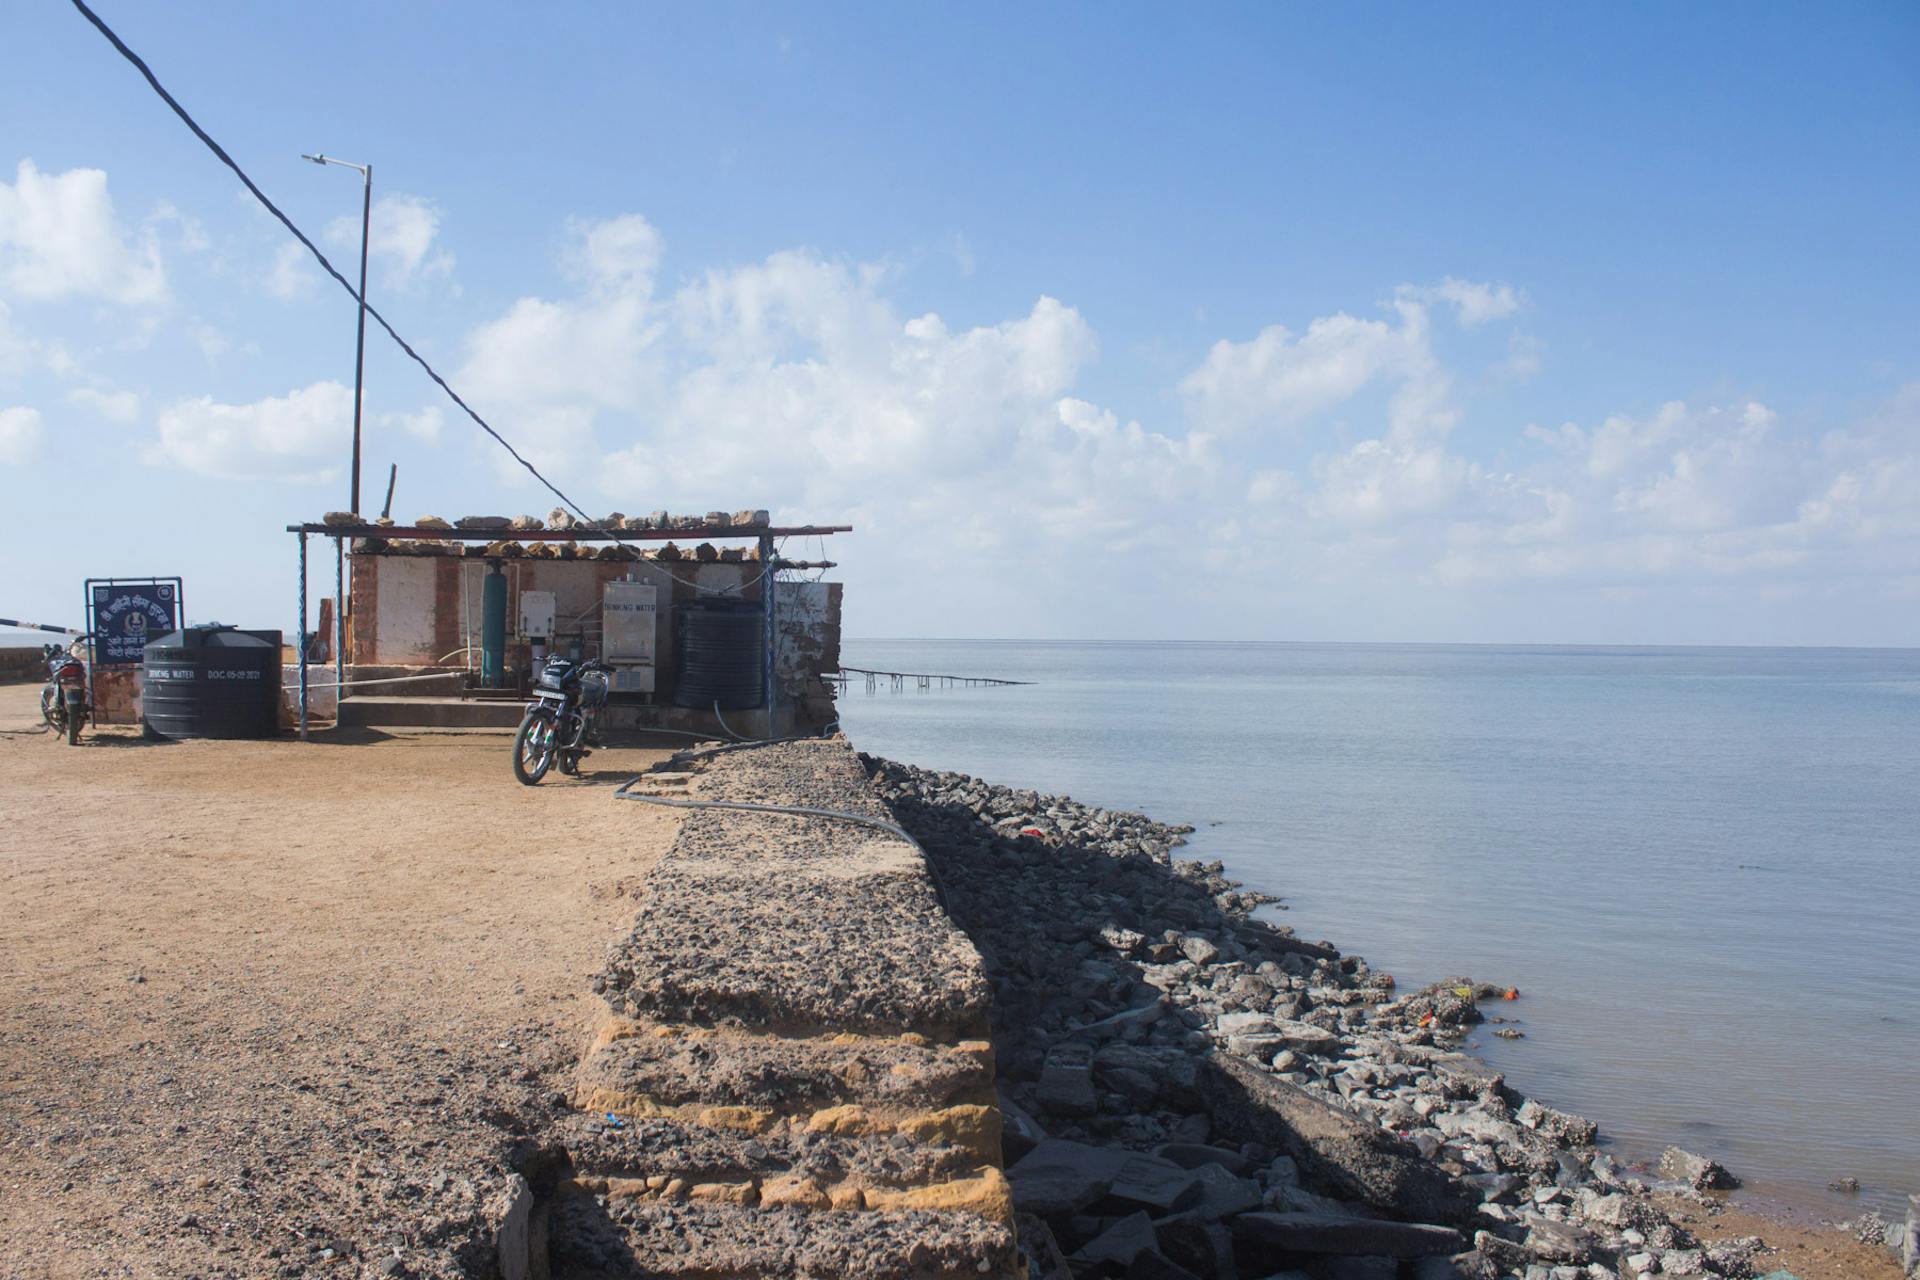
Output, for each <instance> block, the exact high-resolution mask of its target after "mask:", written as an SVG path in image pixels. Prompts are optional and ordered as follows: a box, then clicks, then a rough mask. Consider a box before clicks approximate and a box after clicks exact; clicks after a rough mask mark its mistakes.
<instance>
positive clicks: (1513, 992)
mask: <svg viewBox="0 0 1920 1280" xmlns="http://www.w3.org/2000/svg"><path fill="white" fill-rule="evenodd" d="M1500 998H1501V999H1502V1000H1518V999H1519V998H1520V988H1518V987H1508V988H1507V994H1505V995H1504V996H1501V997H1500Z"/></svg>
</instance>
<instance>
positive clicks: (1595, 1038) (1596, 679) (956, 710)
mask: <svg viewBox="0 0 1920 1280" xmlns="http://www.w3.org/2000/svg"><path fill="white" fill-rule="evenodd" d="M843 660H844V661H845V662H846V663H847V664H848V665H849V666H861V667H873V668H880V669H885V670H890V671H908V672H936V673H941V672H952V673H958V674H962V675H987V676H999V677H1003V678H1006V679H1013V680H1026V681H1032V682H1033V683H1031V684H1029V685H1023V686H1017V687H1007V688H970V689H962V688H954V689H944V688H939V687H935V688H932V689H929V690H926V691H922V690H920V689H919V688H918V687H917V685H916V684H915V683H914V682H911V681H909V682H907V684H906V687H905V688H904V689H903V690H902V691H899V692H895V691H893V689H892V687H891V683H890V682H888V681H884V680H883V681H881V682H880V683H879V686H878V688H877V690H876V691H874V692H871V693H869V692H868V691H867V689H866V687H865V684H864V682H863V681H862V680H861V678H859V677H854V678H853V681H852V683H851V685H850V687H849V689H848V691H847V693H846V694H844V695H843V696H842V698H841V708H840V711H841V720H842V723H843V725H844V726H845V728H846V730H847V732H848V734H849V735H850V736H851V737H852V739H853V741H854V742H855V744H856V745H858V746H859V747H861V748H862V749H863V750H867V751H871V752H874V753H877V754H880V755H885V756H890V757H892V758H894V759H898V760H903V761H907V762H910V763H913V764H919V765H924V766H928V767H932V768H943V769H954V770H960V771H963V772H967V773H973V774H977V775H979V776H981V777H984V778H987V779H990V780H992V781H994V782H999V783H1006V784H1010V785H1016V786H1022V787H1033V788H1036V789H1038V790H1041V791H1047V792H1056V793H1061V792H1064V793H1067V794H1070V795H1072V796H1073V797H1074V798H1075V799H1078V800H1082V801H1088V802H1091V803H1095V804H1099V805H1103V806H1108V807H1118V808H1127V809H1139V810H1143V811H1145V812H1147V813H1149V814H1151V815H1153V816H1154V817H1156V818H1159V819H1161V820H1163V821H1170V822H1185V823H1191V824H1193V825H1194V826H1195V827H1196V828H1198V830H1197V832H1196V833H1195V834H1194V835H1193V836H1192V837H1190V846H1189V847H1188V848H1187V849H1185V850H1182V851H1181V852H1182V856H1188V857H1199V858H1203V859H1205V858H1219V859H1221V860H1222V861H1223V862H1225V863H1226V866H1227V871H1228V874H1229V875H1232V876H1234V877H1235V878H1238V879H1241V880H1244V881H1245V882H1246V883H1247V884H1248V885H1249V886H1251V887H1255V888H1259V889H1263V890H1266V891H1269V892H1272V893H1277V894H1281V895H1284V897H1285V898H1286V900H1287V906H1288V910H1287V911H1286V912H1285V913H1284V914H1283V915H1280V916H1279V917H1277V918H1278V919H1280V920H1281V921H1283V922H1284V923H1287V924H1290V925H1292V926H1293V927H1294V929H1295V930H1296V931H1297V932H1298V933H1299V934H1300V935H1301V936H1302V937H1305V938H1311V939H1322V938H1324V939H1327V940H1330V941H1331V942H1333V943H1334V944H1335V945H1336V946H1338V947H1340V948H1341V949H1343V950H1345V951H1350V952H1355V953H1358V954H1360V955H1364V956H1365V957H1366V958H1367V960H1368V962H1369V963H1370V964H1371V965H1372V966H1373V967H1374V968H1375V969H1378V970H1385V971H1387V972H1390V973H1392V974H1394V975H1395V976H1396V977H1397V978H1398V979H1399V981H1400V984H1401V986H1402V988H1403V989H1405V988H1410V987H1412V986H1414V985H1416V984H1421V983H1426V982H1429V981H1434V980H1437V979H1439V978H1442V977H1448V976H1453V975H1457V974H1458V975H1466V976H1470V977H1472V978H1474V979H1476V980H1482V981H1489V982H1496V983H1499V984H1501V985H1503V986H1504V985H1509V984H1511V985H1514V986H1517V987H1519V988H1520V990H1521V991H1522V993H1523V998H1522V1000H1521V1001H1520V1002H1519V1003H1517V1004H1513V1005H1503V1006H1502V1007H1501V1008H1500V1009H1499V1010H1498V1012H1499V1013H1501V1014H1503V1015H1509V1016H1513V1017H1516V1018H1518V1019H1519V1021H1518V1022H1517V1024H1516V1025H1517V1026H1518V1027H1519V1029H1520V1030H1521V1031H1523V1032H1524V1034H1525V1038H1524V1039H1520V1040H1514V1041H1506V1040H1500V1039H1495V1038H1493V1037H1492V1036H1490V1035H1488V1034H1487V1033H1486V1032H1487V1029H1486V1028H1483V1029H1482V1031H1481V1032H1480V1033H1479V1034H1477V1035H1476V1036H1475V1037H1474V1039H1473V1041H1472V1047H1473V1049H1474V1051H1475V1052H1476V1053H1478V1054H1480V1055H1481V1056H1482V1057H1484V1058H1485V1059H1487V1060H1488V1061H1489V1062H1491V1063H1492V1064H1493V1065H1495V1066H1497V1067H1498V1068H1500V1069H1501V1070H1503V1071H1505V1072H1506V1073H1507V1076H1508V1078H1509V1080H1510V1081H1512V1082H1513V1084H1514V1085H1516V1086H1517V1087H1518V1088H1520V1089H1522V1090H1523V1091H1525V1092H1527V1093H1529V1094H1532V1095H1534V1096H1537V1097H1539V1098H1540V1099H1541V1100H1542V1101H1545V1102H1548V1103H1551V1104H1554V1105H1557V1106H1561V1107H1565V1108H1568V1109H1571V1110H1574V1111H1577V1112H1580V1113H1582V1114H1584V1115H1587V1116H1589V1117H1590V1118H1592V1119H1594V1120H1597V1121H1598V1122H1599V1123H1600V1125H1601V1130H1602V1133H1603V1134H1604V1135H1610V1139H1611V1142H1612V1144H1613V1145H1612V1148H1611V1149H1612V1150H1613V1151H1614V1152H1615V1153H1616V1155H1619V1156H1622V1157H1624V1158H1627V1159H1630V1160H1631V1159H1647V1158H1650V1157H1654V1156H1657V1154H1658V1152H1659V1150H1660V1149H1661V1148H1662V1147H1663V1146H1664V1145H1666V1144H1668V1143H1677V1144H1679V1145H1681V1146H1684V1147H1687V1148H1689V1149H1691V1150H1694V1151H1697V1152H1699V1153H1700V1154H1703V1155H1708V1156H1711V1157H1714V1158H1715V1159H1718V1160H1720V1161H1721V1162H1723V1163H1724V1164H1726V1165H1727V1166H1728V1167H1729V1168H1731V1169H1732V1170H1733V1171H1734V1172H1735V1173H1736V1174H1737V1175H1739V1176H1741V1177H1742V1178H1744V1179H1745V1180H1746V1181H1747V1182H1748V1184H1749V1185H1750V1186H1752V1187H1753V1188H1755V1189H1756V1190H1758V1191H1759V1192H1761V1193H1762V1194H1771V1195H1772V1196H1774V1197H1775V1198H1777V1199H1781V1200H1784V1201H1786V1202H1787V1203H1789V1204H1791V1205H1795V1206H1798V1207H1800V1208H1803V1209H1811V1210H1814V1211H1817V1212H1819V1213H1821V1214H1822V1215H1824V1216H1828V1217H1841V1216H1849V1215H1851V1214H1853V1213H1856V1212H1858V1211H1859V1210H1860V1209H1862V1208H1865V1207H1877V1208H1881V1209H1883V1210H1885V1211H1888V1212H1901V1211H1904V1208H1905V1196H1906V1194H1907V1193H1908V1192H1910V1191H1920V650H1858V649H1825V650H1814V649H1704V648H1675V649H1642V648H1582V647H1505V646H1453V645H1331V644H1118V643H1115V644H1089V643H1025V642H998V641H996V642H980V641H880V640H872V641H848V642H847V644H846V646H845V653H844V655H843ZM1840 1177H1856V1178H1858V1179H1859V1180H1860V1182H1861V1183H1862V1186H1863V1192H1862V1194H1861V1195H1860V1196H1859V1197H1857V1198H1856V1197H1849V1196H1842V1195H1837V1194H1833V1193H1830V1192H1828V1191H1827V1190H1826V1184H1827V1183H1828V1181H1829V1180H1831V1179H1835V1178H1840Z"/></svg>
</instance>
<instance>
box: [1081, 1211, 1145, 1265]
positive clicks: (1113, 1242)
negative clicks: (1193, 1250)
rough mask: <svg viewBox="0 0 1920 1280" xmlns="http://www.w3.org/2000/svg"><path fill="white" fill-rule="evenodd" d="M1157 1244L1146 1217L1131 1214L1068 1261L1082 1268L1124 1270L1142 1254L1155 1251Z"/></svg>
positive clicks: (1085, 1245)
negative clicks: (1098, 1265) (1109, 1266)
mask: <svg viewBox="0 0 1920 1280" xmlns="http://www.w3.org/2000/svg"><path fill="white" fill-rule="evenodd" d="M1158 1243H1159V1242H1158V1241H1157V1240H1155V1239H1154V1235H1153V1223H1152V1222H1151V1221H1149V1220H1148V1218H1147V1215H1146V1214H1144V1213H1134V1214H1129V1215H1127V1216H1126V1217H1124V1218H1122V1219H1120V1221H1118V1222H1116V1223H1114V1224H1113V1225H1112V1226H1110V1227H1108V1228H1107V1229H1106V1230H1105V1231H1102V1232H1101V1233H1100V1234H1099V1235H1097V1236H1095V1237H1094V1238H1093V1239H1091V1240H1089V1241H1087V1242H1086V1243H1085V1244H1083V1245H1081V1246H1080V1247H1079V1248H1078V1249H1076V1250H1074V1252H1073V1256H1072V1257H1071V1258H1070V1259H1069V1261H1071V1262H1073V1263H1075V1264H1077V1265H1079V1266H1082V1267H1084V1266H1088V1265H1090V1264H1093V1263H1101V1262H1110V1263H1117V1264H1119V1265H1120V1266H1122V1267H1124V1266H1127V1265H1128V1264H1129V1263H1131V1262H1132V1261H1133V1260H1134V1258H1136V1257H1137V1256H1139V1255H1140V1254H1142V1253H1146V1252H1148V1251H1150V1250H1152V1249H1154V1248H1155V1247H1156V1246H1157V1245H1158Z"/></svg>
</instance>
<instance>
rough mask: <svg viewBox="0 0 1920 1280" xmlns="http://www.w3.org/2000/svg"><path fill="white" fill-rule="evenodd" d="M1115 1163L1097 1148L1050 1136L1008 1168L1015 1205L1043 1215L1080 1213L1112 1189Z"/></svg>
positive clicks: (1026, 1210)
mask: <svg viewBox="0 0 1920 1280" xmlns="http://www.w3.org/2000/svg"><path fill="white" fill-rule="evenodd" d="M1114 1164H1115V1162H1114V1161H1113V1159H1112V1158H1111V1157H1110V1155H1109V1154H1108V1153H1107V1152H1106V1151H1104V1150H1102V1149H1101V1148H1099V1147H1090V1146H1087V1145H1086V1144H1085V1143H1081V1142H1067V1141H1064V1140H1061V1139H1057V1138H1049V1139H1048V1140H1047V1141H1045V1142H1042V1143H1041V1144H1040V1145H1039V1146H1037V1147H1035V1148H1034V1149H1033V1150H1032V1151H1030V1152H1028V1153H1027V1156H1026V1158H1025V1159H1023V1160H1021V1161H1020V1162H1019V1163H1018V1164H1016V1165H1014V1166H1013V1167H1012V1168H1011V1169H1009V1170H1007V1181H1008V1183H1009V1184H1010V1185H1011V1186H1012V1188H1013V1203H1014V1207H1015V1208H1017V1209H1019V1210H1020V1211H1021V1212H1022V1213H1032V1214H1037V1215H1039V1216H1040V1217H1043V1218H1053V1217H1061V1216H1064V1215H1067V1214H1073V1213H1079V1212H1080V1211H1081V1210H1082V1209H1085V1208H1087V1207H1088V1206H1089V1205H1091V1204H1093V1203H1094V1202H1095V1201H1096V1200H1099V1199H1100V1198H1101V1197H1103V1196H1105V1195H1106V1194H1107V1192H1108V1191H1109V1190H1111V1189H1112V1187H1113V1172H1114Z"/></svg>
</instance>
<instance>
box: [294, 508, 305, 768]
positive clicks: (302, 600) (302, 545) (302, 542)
mask: <svg viewBox="0 0 1920 1280" xmlns="http://www.w3.org/2000/svg"><path fill="white" fill-rule="evenodd" d="M297 634H298V636H299V641H300V643H299V644H297V645H296V646H295V648H296V649H297V650H298V651H299V654H300V741H302V742H305V741H306V740H307V535H306V534H305V533H302V534H301V535H300V627H299V630H298V633H297Z"/></svg>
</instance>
